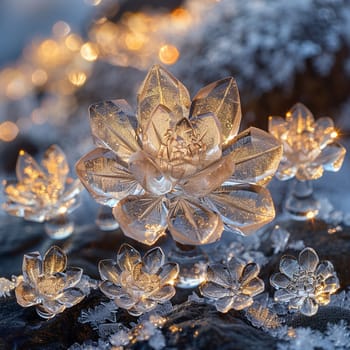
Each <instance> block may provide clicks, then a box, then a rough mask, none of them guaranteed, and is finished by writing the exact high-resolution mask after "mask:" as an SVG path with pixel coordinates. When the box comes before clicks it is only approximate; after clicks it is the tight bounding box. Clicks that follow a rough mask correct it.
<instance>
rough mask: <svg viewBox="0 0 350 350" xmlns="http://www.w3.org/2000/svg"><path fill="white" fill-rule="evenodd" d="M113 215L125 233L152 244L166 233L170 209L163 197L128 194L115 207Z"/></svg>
mask: <svg viewBox="0 0 350 350" xmlns="http://www.w3.org/2000/svg"><path fill="white" fill-rule="evenodd" d="M113 215H114V217H115V218H116V220H117V221H118V222H119V225H120V227H121V228H122V230H123V232H124V234H125V235H126V236H129V237H131V238H133V239H135V240H137V241H139V242H141V243H144V244H147V245H152V244H154V243H155V242H156V241H157V240H158V239H159V238H160V237H161V236H163V235H165V230H166V228H167V215H168V210H167V208H166V206H165V204H164V198H162V197H159V196H151V195H143V196H128V197H126V198H124V199H123V200H121V201H120V202H119V203H118V205H117V206H116V207H114V208H113Z"/></svg>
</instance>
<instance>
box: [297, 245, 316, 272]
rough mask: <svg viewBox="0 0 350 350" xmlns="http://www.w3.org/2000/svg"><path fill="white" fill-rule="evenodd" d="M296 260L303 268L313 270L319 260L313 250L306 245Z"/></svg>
mask: <svg viewBox="0 0 350 350" xmlns="http://www.w3.org/2000/svg"><path fill="white" fill-rule="evenodd" d="M298 261H299V265H300V267H301V268H302V269H303V270H305V271H308V272H314V271H315V270H316V268H317V265H318V263H319V261H320V260H319V258H318V255H317V253H316V252H315V250H314V249H312V248H310V247H307V248H305V249H303V250H302V251H301V252H300V254H299V258H298Z"/></svg>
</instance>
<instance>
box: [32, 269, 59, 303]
mask: <svg viewBox="0 0 350 350" xmlns="http://www.w3.org/2000/svg"><path fill="white" fill-rule="evenodd" d="M65 285H66V275H65V274H64V273H62V272H57V273H56V274H54V275H48V276H46V275H43V276H40V277H39V278H38V282H37V288H38V292H39V294H40V295H44V296H45V297H46V298H49V299H53V298H57V296H58V295H59V294H60V293H61V292H62V291H63V289H64V288H65Z"/></svg>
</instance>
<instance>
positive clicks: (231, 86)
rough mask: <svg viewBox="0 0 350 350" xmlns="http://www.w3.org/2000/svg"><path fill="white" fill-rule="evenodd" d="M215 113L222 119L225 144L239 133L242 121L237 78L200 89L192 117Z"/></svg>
mask: <svg viewBox="0 0 350 350" xmlns="http://www.w3.org/2000/svg"><path fill="white" fill-rule="evenodd" d="M206 113H213V114H214V115H215V116H216V117H217V118H218V119H219V121H220V123H221V128H222V135H223V140H222V143H223V146H228V145H229V144H230V142H231V141H232V139H233V138H234V137H235V136H236V135H237V133H238V129H239V125H240V123H241V116H242V113H241V103H240V98H239V92H238V87H237V84H236V81H235V79H233V78H232V77H228V78H225V79H222V80H218V81H216V82H214V83H211V84H209V85H207V86H205V87H204V88H202V89H201V90H199V91H198V93H197V95H196V96H195V97H194V99H193V102H192V105H191V117H195V116H199V115H202V114H206Z"/></svg>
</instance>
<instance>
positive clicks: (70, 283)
mask: <svg viewBox="0 0 350 350" xmlns="http://www.w3.org/2000/svg"><path fill="white" fill-rule="evenodd" d="M65 275H66V284H65V286H64V288H72V287H75V286H76V285H77V284H78V283H79V282H80V280H81V278H82V276H83V269H81V268H80V267H67V269H66V271H65Z"/></svg>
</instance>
